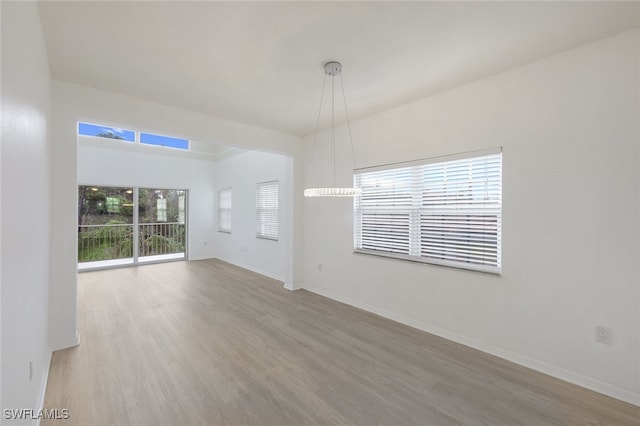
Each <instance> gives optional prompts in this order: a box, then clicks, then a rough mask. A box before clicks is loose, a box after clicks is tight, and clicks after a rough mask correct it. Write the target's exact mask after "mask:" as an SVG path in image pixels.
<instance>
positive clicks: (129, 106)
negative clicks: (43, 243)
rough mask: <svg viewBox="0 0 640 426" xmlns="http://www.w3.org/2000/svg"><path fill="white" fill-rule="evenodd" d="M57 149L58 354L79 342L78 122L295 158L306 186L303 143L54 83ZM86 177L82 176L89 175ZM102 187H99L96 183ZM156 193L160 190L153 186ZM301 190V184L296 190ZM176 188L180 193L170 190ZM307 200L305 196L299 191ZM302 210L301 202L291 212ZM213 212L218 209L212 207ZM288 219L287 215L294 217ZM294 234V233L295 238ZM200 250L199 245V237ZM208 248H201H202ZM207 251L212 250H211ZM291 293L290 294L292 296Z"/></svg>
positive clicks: (53, 301)
mask: <svg viewBox="0 0 640 426" xmlns="http://www.w3.org/2000/svg"><path fill="white" fill-rule="evenodd" d="M51 88H52V96H53V112H54V114H53V133H52V138H53V142H54V144H53V149H52V156H53V160H52V170H51V196H52V205H51V208H52V210H51V220H52V223H55V225H56V226H55V227H53V228H52V233H51V246H52V248H55V250H52V252H51V280H52V281H51V297H50V303H49V312H50V315H49V318H50V323H51V329H50V339H51V342H52V346H53V347H54V349H59V348H63V347H68V346H71V345H73V344H74V343H75V342H76V341H77V338H76V287H77V281H76V252H77V248H76V238H75V235H76V213H75V210H76V205H77V184H78V170H77V169H78V142H77V122H78V121H85V122H89V123H100V124H105V125H113V126H119V127H123V128H131V129H136V130H143V131H149V132H157V133H159V134H166V135H172V136H181V137H184V138H186V139H189V140H194V141H199V142H207V141H210V142H214V143H221V144H226V145H230V146H233V147H238V148H246V149H257V150H261V151H271V152H277V153H283V154H286V155H289V156H290V157H291V158H293V159H295V162H296V164H297V165H296V166H295V168H294V167H292V166H291V167H289V170H290V172H291V174H292V175H293V174H295V175H296V176H298V182H301V181H302V168H301V167H299V164H300V162H299V161H298V159H299V158H300V157H301V154H302V149H301V144H300V138H298V137H296V136H291V135H287V134H284V133H280V132H276V131H272V130H268V129H264V128H260V127H257V126H252V125H249V124H244V123H238V122H234V121H230V120H225V119H221V118H216V117H211V116H207V115H204V114H199V113H195V112H189V111H185V110H181V109H178V108H174V107H169V106H166V105H161V104H157V103H153V102H148V101H144V100H140V99H135V98H131V97H128V96H123V95H119V94H116V93H111V92H106V91H102V90H97V89H93V88H89V87H83V86H78V85H74V84H70V83H65V82H60V81H55V80H54V81H52V85H51ZM83 173H84V172H83ZM96 183H98V182H96ZM154 185H155V184H154ZM298 185H299V184H298ZM171 186H175V185H171ZM298 189H299V190H300V193H301V188H298ZM294 205H295V206H297V208H301V200H300V197H298V198H297V199H296V202H295V203H293V202H292V203H290V206H291V209H293V206H294ZM211 206H212V208H213V207H214V206H215V204H212V205H211ZM288 214H289V213H288ZM290 214H291V216H292V217H294V218H295V220H290V221H288V222H286V226H287V227H289V228H291V229H290V230H289V231H288V232H287V237H286V238H287V239H288V240H290V243H287V244H288V247H289V248H288V250H289V251H290V252H296V251H297V252H299V249H298V250H294V248H293V247H294V243H295V244H296V245H297V247H300V246H301V245H302V236H301V234H302V224H301V218H302V215H301V214H297V215H294V214H293V213H290ZM294 229H295V231H294ZM193 243H194V244H199V242H198V237H195V238H194V241H193ZM202 247H203V246H200V248H202ZM207 250H208V249H207ZM301 274H302V270H301V268H298V269H296V268H295V265H294V264H291V265H288V270H287V276H288V277H291V278H290V279H289V278H287V280H288V281H293V280H294V279H295V280H296V281H299V280H300V279H301V278H300V277H301ZM291 287H292V286H290V288H291Z"/></svg>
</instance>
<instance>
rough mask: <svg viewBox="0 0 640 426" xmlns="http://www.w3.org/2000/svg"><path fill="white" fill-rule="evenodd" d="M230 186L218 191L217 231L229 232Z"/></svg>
mask: <svg viewBox="0 0 640 426" xmlns="http://www.w3.org/2000/svg"><path fill="white" fill-rule="evenodd" d="M231 196H232V193H231V188H224V189H221V190H219V191H218V231H220V232H226V233H229V234H230V233H231Z"/></svg>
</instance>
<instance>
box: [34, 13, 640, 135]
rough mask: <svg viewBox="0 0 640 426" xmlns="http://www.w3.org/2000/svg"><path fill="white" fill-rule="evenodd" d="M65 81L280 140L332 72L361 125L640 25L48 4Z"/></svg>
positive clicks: (602, 18) (308, 123)
mask: <svg viewBox="0 0 640 426" xmlns="http://www.w3.org/2000/svg"><path fill="white" fill-rule="evenodd" d="M40 13H41V18H42V26H43V31H44V36H45V42H46V45H47V49H48V53H49V61H50V66H51V72H52V76H53V77H54V78H56V79H59V80H64V81H69V82H73V83H78V84H82V85H88V86H93V87H97V88H100V89H104V90H109V91H113V92H118V93H123V94H126V95H130V96H134V97H138V98H142V99H147V100H151V101H155V102H159V103H163V104H168V105H173V106H176V107H181V108H184V109H188V110H192V111H199V112H204V113H207V114H211V115H215V116H219V117H225V118H229V119H233V120H237V121H242V122H246V123H251V124H255V125H260V126H264V127H268V128H272V129H276V130H281V131H284V132H288V133H292V134H297V135H306V134H309V133H312V132H313V131H314V129H315V122H316V117H317V111H318V105H319V101H320V92H321V87H322V79H323V76H324V74H323V70H322V65H323V63H324V62H326V61H327V60H339V61H341V62H342V63H343V66H344V70H343V78H344V83H345V90H346V95H347V103H348V106H349V112H350V114H351V119H352V120H353V119H354V118H357V117H361V116H364V115H368V114H371V113H375V112H379V111H382V110H385V109H388V108H390V107H393V106H395V105H398V104H402V103H405V102H408V101H411V100H414V99H418V98H420V97H423V96H426V95H429V94H431V93H435V92H438V91H442V90H444V89H447V88H451V87H454V86H457V85H460V84H464V83H467V82H470V81H473V80H476V79H479V78H482V77H486V76H488V75H491V74H495V73H498V72H501V71H504V70H507V69H509V68H513V67H515V66H518V65H521V64H525V63H528V62H532V61H535V60H537V59H539V58H542V57H545V56H548V55H552V54H554V53H558V52H561V51H563V50H566V49H569V48H572V47H575V46H578V45H581V44H584V43H588V42H590V41H593V40H596V39H598V38H602V37H606V36H609V35H613V34H616V33H620V32H624V31H626V30H629V29H631V28H634V27H637V26H640V3H637V2H621V3H617V2H406V3H405V2H185V1H180V2H111V1H110V2H42V3H40Z"/></svg>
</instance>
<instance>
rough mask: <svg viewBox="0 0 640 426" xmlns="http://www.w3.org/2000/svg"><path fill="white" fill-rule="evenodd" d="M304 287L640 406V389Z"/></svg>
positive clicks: (314, 287) (319, 289)
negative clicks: (613, 382) (627, 387)
mask: <svg viewBox="0 0 640 426" xmlns="http://www.w3.org/2000/svg"><path fill="white" fill-rule="evenodd" d="M301 288H303V289H305V290H308V291H310V292H312V293H316V294H319V295H321V296H324V297H328V298H329V299H333V300H337V301H338V302H342V303H345V304H347V305H351V306H355V307H356V308H360V309H363V310H365V311H368V312H371V313H374V314H376V315H380V316H381V317H384V318H388V319H391V320H393V321H397V322H399V323H401V324H405V325H408V326H411V327H414V328H417V329H418V330H422V331H426V332H427V333H430V334H434V335H436V336H439V337H443V338H445V339H447V340H451V341H454V342H456V343H460V344H462V345H465V346H469V347H471V348H473V349H478V350H480V351H482V352H485V353H488V354H491V355H494V356H497V357H499V358H503V359H506V360H507V361H511V362H513V363H515V364H519V365H522V366H523V367H527V368H530V369H532V370H536V371H539V372H541V373H544V374H548V375H549V376H553V377H556V378H558V379H561V380H564V381H566V382H569V383H573V384H575V385H578V386H581V387H584V388H587V389H590V390H593V391H595V392H598V393H601V394H603V395H607V396H610V397H612V398H615V399H619V400H621V401H624V402H628V403H629V404H633V405H636V406H639V407H640V393H636V392H632V391H630V390H627V389H624V388H621V387H619V386H616V385H612V384H610V383H606V382H602V381H600V380H597V379H594V378H592V377H587V376H584V375H582V374H579V373H576V372H574V371H571V370H567V369H564V368H562V367H558V366H555V365H552V364H548V363H546V362H544V361H540V360H537V359H534V358H530V357H528V356H525V355H521V354H519V353H516V352H512V351H510V350H508V349H504V348H500V347H497V346H493V345H491V344H488V343H485V342H481V341H479V340H476V339H471V338H469V337H466V336H463V335H461V334H458V333H455V332H452V331H449V330H445V329H442V328H439V327H434V326H431V325H429V324H426V323H423V322H421V321H418V320H415V319H413V318H409V317H406V316H404V315H402V314H398V313H395V312H390V311H387V310H384V309H381V308H379V307H377V306H373V305H369V304H367V303H363V302H360V301H358V300H354V299H351V298H349V297H344V296H341V295H339V294H336V293H333V292H331V291H327V290H325V289H323V288H320V287H316V286H313V285H309V284H302V285H301Z"/></svg>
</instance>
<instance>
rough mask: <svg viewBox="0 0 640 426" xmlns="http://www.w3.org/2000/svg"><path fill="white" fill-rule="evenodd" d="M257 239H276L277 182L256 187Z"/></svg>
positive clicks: (260, 184) (264, 183)
mask: <svg viewBox="0 0 640 426" xmlns="http://www.w3.org/2000/svg"><path fill="white" fill-rule="evenodd" d="M256 213H257V229H256V236H257V237H258V238H267V239H270V240H277V239H278V181H273V182H262V183H259V184H257V185H256Z"/></svg>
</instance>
